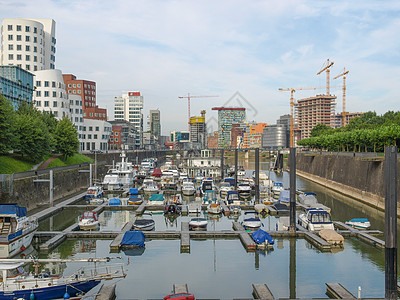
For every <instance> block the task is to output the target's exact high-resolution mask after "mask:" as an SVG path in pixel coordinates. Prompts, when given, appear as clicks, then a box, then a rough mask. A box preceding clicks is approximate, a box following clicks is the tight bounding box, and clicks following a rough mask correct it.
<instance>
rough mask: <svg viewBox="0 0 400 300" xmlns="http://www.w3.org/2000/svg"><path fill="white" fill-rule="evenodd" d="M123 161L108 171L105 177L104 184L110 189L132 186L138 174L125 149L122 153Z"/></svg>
mask: <svg viewBox="0 0 400 300" xmlns="http://www.w3.org/2000/svg"><path fill="white" fill-rule="evenodd" d="M120 157H121V161H120V162H117V163H116V164H115V166H113V167H112V168H111V169H109V170H108V171H107V174H106V175H105V176H104V179H103V186H104V188H105V189H107V190H109V191H114V190H120V189H122V188H130V187H131V186H132V185H133V181H134V178H135V175H136V170H135V168H134V165H133V164H132V163H131V162H128V159H127V158H126V153H125V151H122V152H121V154H120Z"/></svg>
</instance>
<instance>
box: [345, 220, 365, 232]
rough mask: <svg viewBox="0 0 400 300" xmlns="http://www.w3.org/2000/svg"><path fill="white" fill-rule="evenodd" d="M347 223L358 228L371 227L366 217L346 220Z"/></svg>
mask: <svg viewBox="0 0 400 300" xmlns="http://www.w3.org/2000/svg"><path fill="white" fill-rule="evenodd" d="M345 224H346V225H349V226H352V227H354V228H357V229H368V228H370V227H371V223H370V222H369V220H368V219H366V218H356V219H351V220H350V221H346V223H345Z"/></svg>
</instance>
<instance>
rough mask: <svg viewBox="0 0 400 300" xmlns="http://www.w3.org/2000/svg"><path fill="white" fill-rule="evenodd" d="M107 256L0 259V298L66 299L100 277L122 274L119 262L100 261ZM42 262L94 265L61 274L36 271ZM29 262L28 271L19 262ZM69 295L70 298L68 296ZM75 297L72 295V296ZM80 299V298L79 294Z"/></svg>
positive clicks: (96, 283) (123, 274) (87, 287)
mask: <svg viewBox="0 0 400 300" xmlns="http://www.w3.org/2000/svg"><path fill="white" fill-rule="evenodd" d="M108 260H109V258H108V259H98V258H89V259H7V261H6V260H2V261H1V262H0V280H1V289H0V299H4V300H14V299H40V300H50V299H70V297H76V296H79V299H81V297H82V295H84V294H85V293H87V292H88V291H90V290H91V289H92V288H94V287H95V286H97V285H98V284H99V283H100V282H101V280H103V279H106V280H111V279H114V278H123V277H125V276H126V272H125V270H124V267H123V265H122V264H117V265H100V263H102V262H107V261H108ZM42 262H46V263H48V262H51V263H66V262H95V263H96V267H95V268H87V267H82V268H80V269H79V270H77V271H76V272H75V273H73V274H70V275H69V276H68V277H63V276H62V274H57V275H52V274H50V273H49V272H45V271H42V272H40V273H39V267H40V264H39V263H42ZM26 263H33V267H34V272H33V273H28V272H27V271H25V269H24V268H23V266H24V265H25V264H26ZM71 299H72V298H71ZM74 299H75V298H74ZM82 299H83V298H82Z"/></svg>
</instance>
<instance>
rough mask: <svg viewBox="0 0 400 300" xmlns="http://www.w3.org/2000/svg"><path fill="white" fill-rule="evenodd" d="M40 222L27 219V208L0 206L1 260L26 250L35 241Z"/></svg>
mask: <svg viewBox="0 0 400 300" xmlns="http://www.w3.org/2000/svg"><path fill="white" fill-rule="evenodd" d="M37 228H38V222H37V220H36V219H33V218H32V217H27V209H26V207H20V206H18V205H15V204H1V205H0V258H7V257H11V256H14V255H16V254H18V253H19V252H21V251H23V250H25V248H27V247H28V246H29V245H30V244H31V242H32V239H33V235H34V233H35V231H36V230H37Z"/></svg>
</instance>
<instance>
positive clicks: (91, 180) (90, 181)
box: [89, 164, 93, 186]
mask: <svg viewBox="0 0 400 300" xmlns="http://www.w3.org/2000/svg"><path fill="white" fill-rule="evenodd" d="M89 186H93V164H90V165H89Z"/></svg>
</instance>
